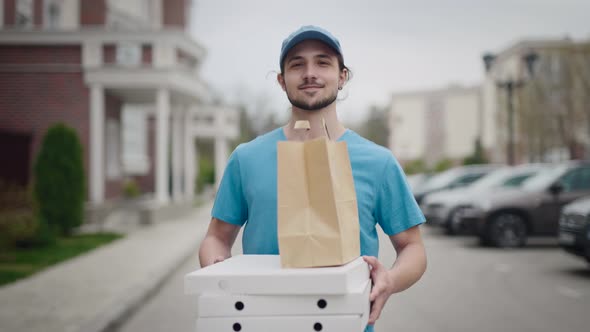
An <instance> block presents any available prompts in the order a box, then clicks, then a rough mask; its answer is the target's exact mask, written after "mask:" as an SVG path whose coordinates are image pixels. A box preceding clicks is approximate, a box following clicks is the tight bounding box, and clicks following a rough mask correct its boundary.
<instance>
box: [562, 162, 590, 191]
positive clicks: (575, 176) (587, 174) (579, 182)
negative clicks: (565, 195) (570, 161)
mask: <svg viewBox="0 0 590 332" xmlns="http://www.w3.org/2000/svg"><path fill="white" fill-rule="evenodd" d="M559 182H560V183H561V184H562V185H563V189H564V191H578V190H590V168H588V167H584V168H578V169H575V170H572V171H570V172H568V173H566V174H565V175H564V176H563V177H561V179H560V180H559Z"/></svg>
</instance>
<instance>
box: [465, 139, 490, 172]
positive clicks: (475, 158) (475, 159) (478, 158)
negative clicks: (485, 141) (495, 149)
mask: <svg viewBox="0 0 590 332" xmlns="http://www.w3.org/2000/svg"><path fill="white" fill-rule="evenodd" d="M487 163H488V160H487V159H486V156H485V154H484V152H483V147H482V146H481V141H480V139H479V138H477V139H475V143H474V148H473V154H471V155H470V156H467V157H466V158H465V159H463V165H475V164H487Z"/></svg>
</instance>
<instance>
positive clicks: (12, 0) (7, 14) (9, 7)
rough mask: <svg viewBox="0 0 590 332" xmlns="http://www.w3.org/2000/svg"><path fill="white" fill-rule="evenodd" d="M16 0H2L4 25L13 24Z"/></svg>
mask: <svg viewBox="0 0 590 332" xmlns="http://www.w3.org/2000/svg"><path fill="white" fill-rule="evenodd" d="M15 16H16V0H4V25H13V24H14V22H15V20H16V18H15Z"/></svg>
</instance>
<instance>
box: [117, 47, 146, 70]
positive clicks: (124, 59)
mask: <svg viewBox="0 0 590 332" xmlns="http://www.w3.org/2000/svg"><path fill="white" fill-rule="evenodd" d="M141 51H142V50H141V45H140V44H137V43H129V42H125V43H123V42H122V43H119V44H118V45H117V51H116V54H115V57H116V62H117V64H118V65H122V66H125V67H137V66H139V65H141Z"/></svg>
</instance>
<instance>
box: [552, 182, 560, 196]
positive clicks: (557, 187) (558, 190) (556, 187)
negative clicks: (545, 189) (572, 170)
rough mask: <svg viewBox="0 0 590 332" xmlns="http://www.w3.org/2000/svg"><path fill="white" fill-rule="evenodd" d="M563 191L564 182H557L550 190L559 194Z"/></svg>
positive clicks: (554, 193)
mask: <svg viewBox="0 0 590 332" xmlns="http://www.w3.org/2000/svg"><path fill="white" fill-rule="evenodd" d="M562 191H563V184H561V183H559V182H557V183H554V184H552V185H551V186H550V187H549V192H550V193H551V194H553V195H558V194H559V193H561V192H562Z"/></svg>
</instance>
